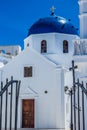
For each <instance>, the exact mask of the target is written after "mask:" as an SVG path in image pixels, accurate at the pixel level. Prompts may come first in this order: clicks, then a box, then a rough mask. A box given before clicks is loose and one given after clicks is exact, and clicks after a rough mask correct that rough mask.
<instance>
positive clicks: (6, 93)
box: [0, 77, 20, 130]
mask: <svg viewBox="0 0 87 130" xmlns="http://www.w3.org/2000/svg"><path fill="white" fill-rule="evenodd" d="M19 90H20V81H18V80H13V77H11V80H10V81H8V79H6V84H5V85H4V84H3V82H1V88H0V130H2V128H4V129H5V130H7V129H9V130H12V128H13V126H12V121H13V118H14V130H17V112H18V97H19ZM14 92H15V94H14ZM13 95H14V96H13ZM14 97H15V99H14ZM13 100H14V103H13ZM13 104H14V106H13ZM13 107H15V108H14V113H15V116H14V117H13ZM3 119H4V120H3ZM2 124H4V125H2Z"/></svg>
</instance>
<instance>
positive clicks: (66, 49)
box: [63, 40, 68, 53]
mask: <svg viewBox="0 0 87 130" xmlns="http://www.w3.org/2000/svg"><path fill="white" fill-rule="evenodd" d="M63 53H68V41H67V40H64V41H63Z"/></svg>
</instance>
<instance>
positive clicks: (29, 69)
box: [24, 66, 32, 77]
mask: <svg viewBox="0 0 87 130" xmlns="http://www.w3.org/2000/svg"><path fill="white" fill-rule="evenodd" d="M24 77H32V66H30V67H24Z"/></svg>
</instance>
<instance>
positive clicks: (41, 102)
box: [0, 0, 87, 130]
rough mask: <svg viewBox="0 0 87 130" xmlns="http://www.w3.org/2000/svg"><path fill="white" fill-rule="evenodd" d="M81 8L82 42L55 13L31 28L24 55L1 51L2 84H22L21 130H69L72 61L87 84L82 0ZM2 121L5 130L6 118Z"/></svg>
mask: <svg viewBox="0 0 87 130" xmlns="http://www.w3.org/2000/svg"><path fill="white" fill-rule="evenodd" d="M79 5H80V23H81V24H80V28H81V29H80V31H81V32H80V34H81V39H80V37H79V36H78V33H77V29H76V28H75V27H74V26H73V24H72V23H71V21H70V20H66V19H65V18H62V17H60V16H56V15H55V13H54V10H52V13H51V16H49V17H45V18H41V19H39V20H38V21H37V22H35V23H34V24H33V25H32V26H31V28H30V29H29V32H28V37H27V38H25V39H24V50H23V51H21V49H20V47H19V46H13V47H3V46H2V47H0V50H1V52H2V53H3V52H4V54H2V53H1V54H0V81H3V82H5V79H6V78H8V79H9V80H10V77H11V76H13V77H14V79H15V80H21V88H20V94H19V105H18V128H56V129H60V130H63V129H69V128H70V97H69V96H67V95H65V91H64V87H65V86H68V87H72V73H71V72H70V71H69V67H71V61H72V60H74V61H75V64H77V65H78V72H77V73H78V74H79V76H78V74H77V76H78V77H79V78H80V80H83V81H84V82H86V78H87V40H86V38H87V29H86V28H85V25H86V21H87V13H86V12H87V8H86V5H87V1H86V0H81V1H79ZM52 9H53V8H52ZM84 10H85V11H84ZM8 96H10V95H8ZM8 99H9V97H8ZM4 100H5V99H4ZM13 104H14V103H13ZM4 105H5V104H3V114H4V111H5V110H4V108H5V107H4ZM31 108H32V109H31ZM12 113H13V115H14V109H12ZM27 114H28V115H27ZM8 118H9V117H8ZM2 120H3V122H2V127H4V123H5V122H4V121H5V116H3V117H2ZM12 121H13V123H12V127H14V119H12ZM7 126H8V127H9V120H8V123H7Z"/></svg>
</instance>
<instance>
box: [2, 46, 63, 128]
mask: <svg viewBox="0 0 87 130" xmlns="http://www.w3.org/2000/svg"><path fill="white" fill-rule="evenodd" d="M26 65H27V66H31V65H32V66H33V77H30V78H24V76H23V67H24V66H26ZM2 73H3V74H2V78H3V81H5V79H6V78H7V77H8V78H9V79H10V76H12V75H13V77H14V79H17V80H21V89H20V97H19V112H18V119H19V120H18V127H21V118H20V117H21V111H22V110H21V101H22V99H31V98H33V99H35V119H36V121H35V128H64V127H65V124H64V115H65V114H64V98H63V97H64V83H63V71H62V70H61V69H57V70H56V65H55V64H53V63H50V62H49V61H48V60H47V59H45V58H44V57H43V56H41V55H40V54H39V53H37V52H35V51H34V50H32V49H30V48H27V49H25V50H24V51H23V52H22V53H21V54H19V55H18V56H17V57H15V58H14V59H13V60H12V61H11V62H9V63H8V64H7V65H6V66H5V67H4V68H3V70H2ZM29 87H30V88H32V90H34V92H35V93H33V92H32V94H29V93H30V92H29V91H30V90H28V88H29ZM45 90H47V91H48V93H47V94H45V93H44V91H45ZM3 112H4V109H3ZM13 113H14V110H13ZM3 120H4V117H3ZM61 120H62V122H61Z"/></svg>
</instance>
